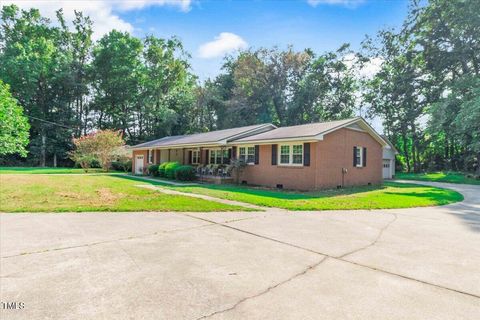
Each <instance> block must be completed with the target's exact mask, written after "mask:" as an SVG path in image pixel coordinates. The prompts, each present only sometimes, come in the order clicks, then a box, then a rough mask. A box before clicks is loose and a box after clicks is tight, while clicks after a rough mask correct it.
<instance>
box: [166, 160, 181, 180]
mask: <svg viewBox="0 0 480 320" xmlns="http://www.w3.org/2000/svg"><path fill="white" fill-rule="evenodd" d="M178 167H180V163H178V162H167V164H166V165H165V177H166V178H168V179H175V170H177V168H178Z"/></svg>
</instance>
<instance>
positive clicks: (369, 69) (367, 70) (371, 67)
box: [343, 53, 384, 79]
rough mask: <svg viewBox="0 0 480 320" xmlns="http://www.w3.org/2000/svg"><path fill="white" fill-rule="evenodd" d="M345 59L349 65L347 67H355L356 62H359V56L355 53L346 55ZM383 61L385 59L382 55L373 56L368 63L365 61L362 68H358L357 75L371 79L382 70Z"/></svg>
mask: <svg viewBox="0 0 480 320" xmlns="http://www.w3.org/2000/svg"><path fill="white" fill-rule="evenodd" d="M343 61H344V63H345V64H346V65H347V67H348V68H349V69H351V68H354V67H355V64H356V63H357V62H358V58H357V57H356V56H355V54H354V53H349V54H346V55H345V57H344V59H343ZM383 61H384V60H383V59H382V58H380V57H377V58H372V59H370V60H369V61H367V62H366V63H364V64H363V66H362V68H361V69H356V70H355V73H356V74H355V75H356V76H357V77H358V78H363V79H371V78H373V76H374V75H375V74H376V73H377V72H379V71H380V69H381V68H382V64H383Z"/></svg>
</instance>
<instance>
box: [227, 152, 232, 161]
mask: <svg viewBox="0 0 480 320" xmlns="http://www.w3.org/2000/svg"><path fill="white" fill-rule="evenodd" d="M227 157H228V160H230V159H232V149H228V156H227ZM229 162H230V161H229Z"/></svg>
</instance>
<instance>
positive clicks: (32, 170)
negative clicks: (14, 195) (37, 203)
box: [0, 167, 119, 174]
mask: <svg viewBox="0 0 480 320" xmlns="http://www.w3.org/2000/svg"><path fill="white" fill-rule="evenodd" d="M19 173H23V174H81V173H85V170H83V169H81V168H59V167H57V168H50V167H45V168H41V167H0V174H19ZM88 173H104V171H103V170H102V169H98V168H94V169H89V170H88ZM110 173H119V172H118V171H114V172H110Z"/></svg>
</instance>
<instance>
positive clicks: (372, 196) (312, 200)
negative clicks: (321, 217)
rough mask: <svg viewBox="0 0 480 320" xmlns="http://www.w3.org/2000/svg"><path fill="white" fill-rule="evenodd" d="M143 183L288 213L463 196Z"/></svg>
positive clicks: (424, 190)
mask: <svg viewBox="0 0 480 320" xmlns="http://www.w3.org/2000/svg"><path fill="white" fill-rule="evenodd" d="M130 179H136V178H133V177H132V178H130ZM146 183H152V184H159V185H162V187H165V188H170V189H174V190H178V191H183V192H188V193H197V194H203V195H208V196H212V197H217V198H221V199H228V200H235V201H240V202H245V203H250V204H254V205H259V206H265V207H278V208H283V209H288V210H354V209H387V208H412V207H426V206H438V205H445V204H449V203H453V202H458V201H462V200H463V196H462V195H461V194H460V193H458V192H456V191H453V190H448V189H440V188H434V187H429V186H421V185H416V184H404V183H395V182H386V183H384V184H383V185H381V186H365V187H354V188H345V189H340V190H327V191H316V192H288V191H276V190H271V189H264V188H252V187H244V186H235V185H199V186H171V185H167V184H162V182H161V181H160V182H146Z"/></svg>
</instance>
